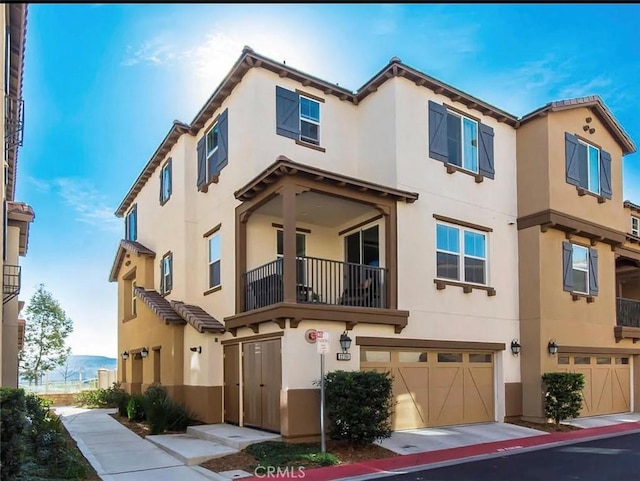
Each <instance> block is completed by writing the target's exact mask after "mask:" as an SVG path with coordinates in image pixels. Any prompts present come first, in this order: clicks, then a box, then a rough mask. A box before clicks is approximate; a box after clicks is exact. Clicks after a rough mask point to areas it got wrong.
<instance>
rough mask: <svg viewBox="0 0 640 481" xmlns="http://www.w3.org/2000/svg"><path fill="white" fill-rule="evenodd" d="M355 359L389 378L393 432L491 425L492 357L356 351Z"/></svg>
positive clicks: (451, 352) (455, 352) (444, 352)
mask: <svg viewBox="0 0 640 481" xmlns="http://www.w3.org/2000/svg"><path fill="white" fill-rule="evenodd" d="M360 359H361V361H360V362H361V369H362V370H375V371H388V372H391V374H392V375H393V378H394V380H393V395H394V398H395V400H396V402H397V403H396V406H395V413H394V415H393V417H392V421H391V422H392V428H393V429H394V430H400V429H415V428H423V427H433V426H448V425H454V424H470V423H480V422H489V421H494V420H495V414H494V393H495V387H494V354H493V352H480V351H478V352H464V351H458V350H452V349H447V350H417V349H387V348H378V347H375V348H374V347H371V348H369V347H361V351H360Z"/></svg>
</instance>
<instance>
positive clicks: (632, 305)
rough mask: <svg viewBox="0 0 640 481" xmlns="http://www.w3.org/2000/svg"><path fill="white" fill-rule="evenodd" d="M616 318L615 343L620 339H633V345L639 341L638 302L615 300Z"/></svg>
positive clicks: (639, 315) (639, 316)
mask: <svg viewBox="0 0 640 481" xmlns="http://www.w3.org/2000/svg"><path fill="white" fill-rule="evenodd" d="M616 304H617V311H616V313H617V316H616V327H615V328H614V335H615V338H616V342H619V341H620V340H622V339H633V342H634V344H635V343H636V342H638V341H639V340H640V300H636V299H625V298H623V297H618V298H617V299H616Z"/></svg>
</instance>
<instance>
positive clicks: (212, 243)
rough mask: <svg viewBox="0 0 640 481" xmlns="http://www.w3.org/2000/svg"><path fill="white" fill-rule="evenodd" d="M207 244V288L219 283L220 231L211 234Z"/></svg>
mask: <svg viewBox="0 0 640 481" xmlns="http://www.w3.org/2000/svg"><path fill="white" fill-rule="evenodd" d="M208 244H209V289H213V288H214V287H218V286H219V285H220V284H221V277H220V256H221V253H220V232H216V233H215V234H213V235H211V236H210V237H209V240H208Z"/></svg>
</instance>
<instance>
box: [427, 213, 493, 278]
mask: <svg viewBox="0 0 640 481" xmlns="http://www.w3.org/2000/svg"><path fill="white" fill-rule="evenodd" d="M438 225H442V226H446V227H453V228H455V229H458V247H459V249H460V252H452V251H448V250H444V249H439V248H438ZM465 231H468V232H471V233H474V234H479V235H481V236H483V237H484V255H485V256H484V258H482V257H477V256H473V255H467V254H464V232H465ZM487 234H488V231H481V230H478V229H473V228H470V227H467V226H465V225H461V224H455V223H453V222H444V221H441V220H436V222H435V243H434V246H435V249H434V250H435V274H436V275H435V278H434V282H435V283H436V284H438V283H440V282H445V283H447V282H456V283H459V284H466V285H469V286H479V287H489V286H490V285H491V284H490V283H489V236H488V235H487ZM439 252H441V253H444V254H450V255H456V256H458V279H450V278H447V277H440V276H438V253H439ZM465 257H469V258H471V259H479V260H483V261H484V283H478V282H470V281H467V280H466V279H465V277H464V271H465V264H464V258H465Z"/></svg>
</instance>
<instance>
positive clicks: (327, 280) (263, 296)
mask: <svg viewBox="0 0 640 481" xmlns="http://www.w3.org/2000/svg"><path fill="white" fill-rule="evenodd" d="M282 268H283V259H277V260H275V261H272V262H269V263H268V264H265V265H263V266H260V267H257V268H256V269H252V270H250V271H248V272H247V273H245V274H244V275H243V283H244V286H245V287H244V289H245V306H244V310H245V311H250V310H252V309H258V308H260V307H265V306H269V305H272V304H276V303H278V302H282V301H283V299H284V295H283V282H282V273H283V269H282ZM385 282H386V269H384V268H382V267H375V266H366V265H363V264H354V263H350V262H340V261H334V260H330V259H320V258H317V257H306V256H305V257H297V258H296V290H297V296H296V302H298V303H304V304H307V303H313V304H330V305H342V306H357V307H378V308H386V307H388V305H387V298H386V292H385Z"/></svg>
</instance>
